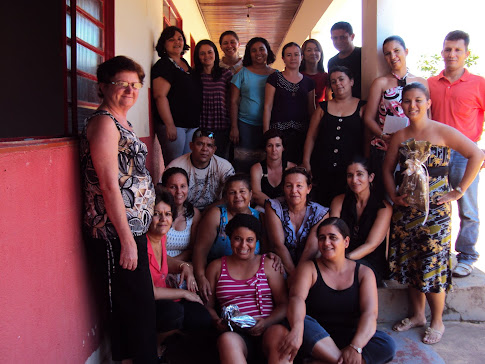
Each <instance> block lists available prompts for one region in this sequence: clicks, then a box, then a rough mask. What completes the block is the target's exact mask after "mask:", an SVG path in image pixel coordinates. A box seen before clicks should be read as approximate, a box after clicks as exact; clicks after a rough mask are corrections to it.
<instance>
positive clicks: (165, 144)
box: [155, 123, 197, 167]
mask: <svg viewBox="0 0 485 364" xmlns="http://www.w3.org/2000/svg"><path fill="white" fill-rule="evenodd" d="M176 128H177V139H175V140H174V141H173V142H171V141H169V140H168V138H167V133H166V130H167V129H166V128H165V125H164V124H159V123H158V124H155V133H156V134H157V137H158V142H159V143H160V146H161V147H162V154H163V162H164V163H165V167H166V166H167V165H168V164H169V163H170V162H171V161H173V160H174V159H175V158H178V157H180V156H181V155H183V154H187V153H189V152H190V146H189V143H190V142H191V141H192V135H193V134H194V132H195V131H196V130H197V128H179V127H176Z"/></svg>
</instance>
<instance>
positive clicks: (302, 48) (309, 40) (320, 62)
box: [300, 38, 325, 72]
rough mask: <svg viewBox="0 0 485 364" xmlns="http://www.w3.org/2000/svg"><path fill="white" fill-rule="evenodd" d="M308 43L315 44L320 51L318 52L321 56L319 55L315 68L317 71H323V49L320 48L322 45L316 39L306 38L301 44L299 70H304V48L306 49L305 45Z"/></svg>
mask: <svg viewBox="0 0 485 364" xmlns="http://www.w3.org/2000/svg"><path fill="white" fill-rule="evenodd" d="M308 43H313V44H315V45H316V46H317V48H318V50H319V51H320V53H321V54H322V56H321V57H320V60H319V61H318V63H317V70H318V72H325V67H324V66H323V49H322V45H321V44H320V42H319V41H318V40H316V39H312V38H310V39H307V40H306V41H304V42H303V45H302V46H301V53H302V55H303V56H302V59H301V64H300V72H305V67H306V62H305V49H306V46H307V45H308Z"/></svg>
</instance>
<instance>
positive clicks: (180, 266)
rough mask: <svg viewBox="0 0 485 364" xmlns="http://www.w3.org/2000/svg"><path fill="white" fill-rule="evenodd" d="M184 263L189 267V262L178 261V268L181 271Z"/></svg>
mask: <svg viewBox="0 0 485 364" xmlns="http://www.w3.org/2000/svg"><path fill="white" fill-rule="evenodd" d="M184 264H185V265H186V266H187V267H189V268H190V267H191V265H190V264H189V263H186V262H182V263H180V265H179V269H180V271H182V266H183V265H184Z"/></svg>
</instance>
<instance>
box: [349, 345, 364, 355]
mask: <svg viewBox="0 0 485 364" xmlns="http://www.w3.org/2000/svg"><path fill="white" fill-rule="evenodd" d="M349 346H350V347H351V348H352V349H355V351H357V352H358V353H359V354H362V348H359V347H358V346H355V345H354V344H349Z"/></svg>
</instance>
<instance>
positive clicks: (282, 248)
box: [265, 167, 329, 276]
mask: <svg viewBox="0 0 485 364" xmlns="http://www.w3.org/2000/svg"><path fill="white" fill-rule="evenodd" d="M311 190H312V181H311V176H310V174H309V173H308V172H307V171H306V170H305V168H302V167H293V168H290V169H287V170H286V171H285V172H284V173H283V192H284V197H278V198H275V199H271V200H268V201H266V205H265V226H266V229H267V230H268V239H269V245H270V246H271V248H272V249H271V250H272V251H274V252H275V253H276V254H277V255H278V256H279V257H280V258H281V260H282V262H283V265H284V267H285V270H286V272H287V273H288V274H289V275H290V276H291V274H292V273H293V272H294V270H295V267H296V266H297V265H298V263H299V262H300V261H305V260H308V259H312V258H313V257H314V256H315V254H316V253H317V251H318V246H317V239H316V233H315V230H316V228H317V226H318V224H319V223H320V222H322V221H323V220H324V219H326V218H327V217H328V210H329V209H328V208H327V207H323V206H322V205H320V204H318V203H316V202H312V201H310V199H309V197H308V195H309V194H310V191H311Z"/></svg>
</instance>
